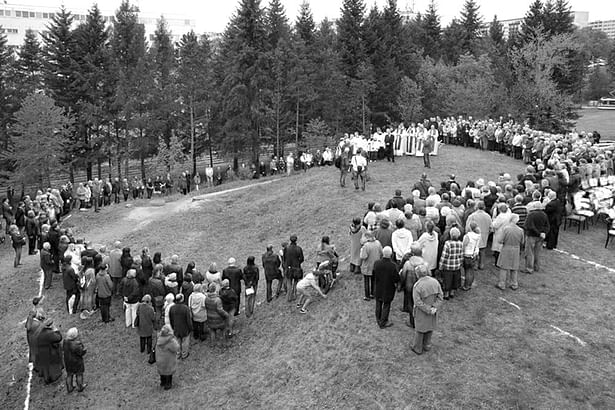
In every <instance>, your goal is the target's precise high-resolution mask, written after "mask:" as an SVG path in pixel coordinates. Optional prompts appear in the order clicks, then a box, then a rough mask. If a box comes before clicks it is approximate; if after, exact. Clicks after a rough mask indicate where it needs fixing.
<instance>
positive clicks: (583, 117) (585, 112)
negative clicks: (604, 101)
mask: <svg viewBox="0 0 615 410" xmlns="http://www.w3.org/2000/svg"><path fill="white" fill-rule="evenodd" d="M579 115H580V117H579V119H578V120H577V126H576V128H577V130H579V131H588V132H591V131H594V130H595V131H598V132H599V133H600V135H601V136H602V138H603V139H609V140H615V111H606V110H598V109H596V108H584V109H582V110H579Z"/></svg>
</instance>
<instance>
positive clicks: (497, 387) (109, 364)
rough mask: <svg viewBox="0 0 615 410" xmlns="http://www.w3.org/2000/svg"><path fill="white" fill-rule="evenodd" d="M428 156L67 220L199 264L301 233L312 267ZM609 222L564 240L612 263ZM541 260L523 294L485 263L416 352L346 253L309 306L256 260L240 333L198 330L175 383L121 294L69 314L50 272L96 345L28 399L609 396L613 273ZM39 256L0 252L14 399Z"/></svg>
mask: <svg viewBox="0 0 615 410" xmlns="http://www.w3.org/2000/svg"><path fill="white" fill-rule="evenodd" d="M432 165H433V166H434V168H433V169H431V170H428V175H429V178H430V179H431V180H432V182H434V183H438V182H439V181H443V180H446V179H447V178H448V174H450V173H451V172H453V173H455V174H456V175H457V180H458V181H460V183H462V184H464V183H465V181H467V180H469V179H472V180H475V179H476V178H478V177H485V178H488V179H493V178H496V177H497V175H498V173H499V172H504V171H505V172H509V173H510V174H511V175H516V174H517V173H520V172H521V171H522V169H523V165H522V164H521V163H520V162H518V161H513V160H511V159H510V158H508V157H505V156H501V155H499V154H493V153H481V152H479V151H476V150H473V149H463V148H458V147H444V149H443V150H442V151H441V155H440V156H438V157H435V158H434V159H433V161H432ZM424 170H425V168H423V167H422V159H420V158H404V159H401V160H398V161H397V162H396V163H395V164H389V163H386V162H378V163H375V164H373V165H372V166H371V169H370V176H371V180H370V181H369V182H368V187H367V191H366V192H360V191H359V192H357V191H355V190H354V189H353V188H352V187H351V188H346V189H342V188H340V187H339V185H338V182H337V181H338V173H337V169H335V168H332V167H328V168H321V169H313V170H310V171H309V172H307V173H305V174H300V175H296V176H293V177H291V178H282V179H280V180H273V181H272V182H271V183H268V184H263V185H257V186H253V187H250V188H246V189H238V190H235V191H233V192H229V193H227V194H219V195H216V196H211V197H206V198H205V199H203V200H200V201H195V202H189V201H190V199H180V200H179V201H177V202H171V203H167V204H166V205H165V206H164V207H155V209H154V207H148V208H143V209H140V208H139V207H137V208H134V209H132V210H128V209H125V208H124V207H114V208H108V209H103V211H102V212H101V213H100V214H93V213H82V214H79V215H76V216H75V217H73V218H71V219H70V220H69V222H68V223H70V224H72V225H74V226H76V227H80V229H81V233H82V234H84V235H85V236H86V237H88V238H91V239H93V240H94V241H95V242H98V243H107V244H110V243H112V242H113V241H114V240H115V239H118V238H119V239H122V241H123V242H124V243H125V244H129V245H130V246H131V248H132V249H133V250H135V251H133V254H134V253H137V252H136V251H138V250H140V249H141V247H142V246H149V248H150V249H151V250H152V252H153V251H161V252H162V253H163V256H168V255H170V254H172V253H177V254H178V255H179V256H180V259H181V263H182V264H183V265H184V266H185V265H186V264H187V262H189V261H190V260H194V261H196V263H197V266H198V267H199V268H200V269H202V270H205V269H206V268H207V266H208V264H209V263H211V262H217V263H218V266H219V267H223V266H224V265H225V261H226V260H227V259H228V258H229V257H231V256H232V257H235V258H236V259H237V260H238V261H239V263H242V264H243V263H245V260H246V258H247V257H248V256H249V255H254V256H256V257H257V261H258V262H260V255H261V254H262V253H263V252H264V251H265V247H266V245H267V244H268V243H272V244H274V245H275V247H276V248H277V249H279V245H280V243H281V242H282V241H285V240H287V239H288V237H289V235H290V234H293V233H294V234H297V235H298V237H299V244H300V245H301V246H302V247H303V249H304V252H305V254H306V263H305V264H304V266H305V267H306V268H309V267H311V266H313V265H314V262H315V254H316V248H317V246H318V243H319V240H320V237H321V236H322V235H325V234H326V235H329V236H330V237H331V239H332V241H333V242H334V243H335V244H336V245H337V248H338V250H339V251H340V254H341V256H342V257H345V256H347V254H348V248H349V240H348V226H349V224H350V221H351V219H352V217H353V216H360V215H363V213H364V209H365V207H366V204H367V202H368V201H379V202H384V201H386V200H387V199H388V198H390V197H391V196H392V194H393V192H394V190H395V189H396V188H400V189H402V191H403V194H404V195H409V193H410V190H411V187H412V185H413V184H414V183H415V182H416V181H417V180H418V178H419V176H420V173H421V172H423V171H424ZM242 184H245V183H241V182H238V183H235V184H233V185H232V186H231V185H230V184H229V186H227V187H226V188H237V187H241V185H242ZM216 189H217V190H219V189H222V188H218V187H217V188H216ZM203 193H206V192H203ZM135 212H137V213H135ZM603 231H604V229H603V226H596V227H591V228H590V230H589V231H584V232H583V233H582V234H581V235H577V233H576V231H567V232H563V233H562V235H561V246H560V248H562V249H564V250H568V251H571V252H572V251H573V252H574V253H576V254H577V255H579V256H581V257H583V258H586V259H591V260H595V261H596V262H600V263H602V264H604V265H607V266H615V260H614V258H613V253H612V250H610V251H608V252H605V251H604V248H603V247H602V246H603V245H602V243H603V239H604V234H605V233H604V232H603ZM544 259H545V263H544V266H545V269H544V272H541V273H538V274H535V275H532V276H528V275H524V274H521V275H520V286H521V287H520V289H519V291H517V292H515V293H513V292H512V291H508V292H504V293H502V292H500V291H499V290H497V289H495V288H494V287H493V284H494V283H495V277H494V276H493V273H494V269H493V267H492V266H488V267H487V269H486V270H484V271H480V272H479V274H478V277H477V282H478V287H477V288H476V289H474V290H472V291H470V292H468V293H463V294H462V295H460V297H457V298H455V299H454V300H452V301H449V302H447V303H446V304H445V305H444V307H443V311H442V314H441V320H440V328H439V330H438V331H437V332H436V333H435V336H434V349H433V351H431V352H430V353H429V354H426V355H423V356H420V357H417V356H415V355H414V354H413V353H412V352H411V351H410V342H411V340H412V337H413V332H412V330H411V329H409V328H407V327H406V326H405V325H404V324H403V322H404V321H405V319H406V316H405V315H404V314H402V313H401V312H400V311H399V309H400V307H401V302H402V296H401V294H398V295H397V296H396V299H395V301H394V302H393V306H392V312H391V319H392V321H393V322H394V324H395V325H394V326H393V327H392V328H389V329H386V330H380V329H379V328H378V326H377V325H376V323H375V318H374V311H373V308H374V306H373V303H372V302H364V301H363V300H362V297H361V296H362V279H361V278H359V277H357V276H353V275H351V274H349V273H348V272H347V267H348V266H347V262H343V263H342V264H341V269H342V271H345V272H344V273H343V274H342V277H341V279H340V281H339V282H338V283H337V284H336V287H335V288H334V290H333V291H332V292H331V293H330V294H329V298H328V299H327V300H318V301H317V302H316V303H314V304H313V305H312V306H311V307H310V312H309V313H308V314H307V315H300V314H299V313H298V312H297V310H296V309H295V308H294V304H290V303H287V302H286V301H285V300H282V298H280V299H278V300H274V301H273V302H272V303H270V304H269V303H266V302H265V301H264V299H265V295H264V291H265V289H264V287H265V282H264V277H263V275H262V272H261V281H260V283H259V289H258V295H257V303H258V306H257V307H256V313H255V316H254V317H253V318H251V319H249V320H248V319H246V318H245V316H244V315H241V316H240V319H239V321H238V325H237V327H238V330H239V334H238V335H237V336H236V337H235V338H233V339H232V342H231V346H229V347H228V348H224V349H223V348H212V347H210V346H209V345H207V344H206V343H204V344H195V345H193V346H192V352H191V355H190V357H189V358H188V359H187V360H186V361H183V362H181V363H180V364H179V366H178V372H177V374H176V377H174V383H175V389H174V390H171V392H166V391H163V390H161V389H160V388H159V387H158V382H159V380H158V376H157V372H156V369H155V366H150V365H148V364H147V357H146V355H145V354H140V353H139V350H138V349H139V347H138V343H139V341H138V336H137V335H136V333H135V331H134V330H132V329H126V328H125V327H124V325H123V314H122V312H121V307H120V305H119V303H118V302H114V304H113V305H112V312H111V313H112V315H113V316H114V317H116V318H117V320H116V321H115V322H114V323H112V324H109V325H104V324H102V323H101V322H100V318H99V316H98V315H96V316H94V317H93V318H92V319H90V320H87V321H81V320H80V319H78V318H76V317H75V318H73V317H71V318H69V317H67V315H66V314H65V313H64V309H63V303H64V295H63V290H62V285H61V281H60V280H59V279H58V278H56V280H55V281H54V285H53V288H52V289H51V291H50V292H48V295H47V300H46V301H45V302H44V303H45V306H44V307H45V309H46V311H47V312H48V315H50V316H52V317H54V318H55V319H56V323H57V324H58V325H59V326H60V327H61V328H62V329H63V330H64V331H65V330H66V329H68V328H69V327H72V326H78V327H79V328H80V330H81V334H82V339H83V341H84V343H85V345H86V347H87V349H88V354H87V357H86V375H85V378H86V381H88V382H89V386H88V388H87V390H86V392H85V393H83V394H75V393H73V394H72V395H71V396H70V398H69V397H68V396H67V395H66V393H65V389H64V385H63V383H57V384H55V385H52V386H44V385H42V384H41V383H40V382H39V381H37V380H35V381H34V382H33V386H32V401H31V403H32V408H68V407H70V408H86V407H93V408H101V407H105V408H115V407H126V408H152V407H160V406H161V405H162V403H164V405H165V407H170V408H195V407H203V406H205V407H207V408H213V407H222V408H246V407H250V408H274V407H279V408H305V407H318V408H405V407H408V408H415V407H420V408H462V407H463V408H489V409H493V408H511V407H515V408H578V407H592V406H593V407H602V408H609V407H611V408H612V407H614V406H615V397H614V395H613V393H612V389H611V387H612V385H613V382H614V381H615V380H614V377H615V376H614V375H615V369H614V368H613V364H612V363H611V361H609V360H604V359H605V358H607V357H612V354H613V350H612V349H613V348H612V346H613V334H614V333H613V320H612V318H613V314H614V313H615V312H614V308H613V306H612V304H610V303H608V302H607V301H609V300H611V299H612V297H613V295H614V294H615V292H614V287H613V282H614V279H613V276H612V274H611V275H610V274H609V273H608V272H606V271H604V270H599V269H595V268H594V267H591V266H590V265H587V264H585V263H583V262H582V261H579V260H573V259H571V258H569V257H568V256H566V255H563V254H560V253H555V252H549V253H546V254H545V255H544ZM37 262H38V261H37V258H36V257H28V258H26V266H25V267H24V268H22V269H20V270H19V271H18V272H16V271H14V270H13V269H12V268H10V263H11V255H10V252H9V251H8V250H7V249H6V247H5V248H4V249H3V256H2V258H1V259H0V268H2V272H5V273H4V274H3V279H4V283H5V286H3V287H2V288H0V296H1V297H2V300H4V301H5V303H4V304H2V305H1V306H0V314H2V315H3V317H4V318H5V324H7V325H9V328H10V331H9V332H4V333H3V334H2V336H0V343H2V345H4V346H6V348H5V349H4V350H3V351H2V352H0V360H1V361H2V363H4V364H5V365H6V367H5V368H6V369H7V371H5V372H3V374H2V375H1V376H0V377H1V378H2V381H3V385H4V386H5V388H6V394H5V395H3V401H4V402H5V406H4V407H5V408H14V407H17V406H19V405H20V403H22V402H23V399H24V398H25V391H24V386H25V382H26V375H27V372H26V363H25V361H26V359H25V358H26V357H27V346H26V343H25V330H24V329H23V324H21V323H20V321H21V320H23V318H25V315H26V312H27V309H28V302H27V300H28V299H29V298H30V297H31V296H33V295H34V294H35V293H36V289H37V286H38V285H37V283H36V264H37ZM501 297H503V298H505V299H506V300H508V301H510V302H512V303H515V304H517V305H518V306H519V307H520V308H521V310H520V311H519V310H517V309H515V308H514V307H512V306H511V305H509V304H507V303H506V302H505V301H503V300H501V299H500V298H501ZM242 299H243V298H242ZM242 303H243V302H242ZM551 326H557V327H559V328H561V329H563V330H565V331H568V332H570V333H571V334H574V335H576V336H578V337H579V338H580V339H582V340H584V341H585V342H587V345H586V346H584V347H583V346H581V345H580V344H578V343H577V342H575V340H573V339H572V338H570V337H567V336H564V335H562V334H560V333H559V332H557V331H555V330H554V328H553V327H551ZM0 401H2V399H0Z"/></svg>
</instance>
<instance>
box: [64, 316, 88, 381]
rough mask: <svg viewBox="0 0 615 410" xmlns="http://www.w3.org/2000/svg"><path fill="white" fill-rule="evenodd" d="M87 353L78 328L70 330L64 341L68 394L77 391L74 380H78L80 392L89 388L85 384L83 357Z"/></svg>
mask: <svg viewBox="0 0 615 410" xmlns="http://www.w3.org/2000/svg"><path fill="white" fill-rule="evenodd" d="M86 352H87V350H86V349H85V348H84V347H83V343H82V342H81V339H80V338H79V331H78V330H77V328H76V327H71V328H70V329H68V331H67V332H66V338H65V339H64V366H65V367H66V391H67V392H68V393H71V392H72V391H73V390H74V389H75V386H74V385H73V380H74V379H77V380H76V381H77V391H78V392H82V391H83V389H85V388H86V387H87V383H83V372H84V371H85V366H84V364H83V356H84V355H85V354H86Z"/></svg>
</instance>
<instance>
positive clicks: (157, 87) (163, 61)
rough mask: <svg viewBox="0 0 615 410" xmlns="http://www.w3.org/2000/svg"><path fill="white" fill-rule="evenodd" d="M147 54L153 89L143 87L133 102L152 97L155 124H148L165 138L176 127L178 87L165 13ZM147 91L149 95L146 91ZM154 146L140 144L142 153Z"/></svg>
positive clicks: (173, 50) (173, 54)
mask: <svg viewBox="0 0 615 410" xmlns="http://www.w3.org/2000/svg"><path fill="white" fill-rule="evenodd" d="M148 54H149V56H148V58H149V61H150V62H151V74H150V75H151V76H152V82H153V89H151V90H149V93H148V92H147V88H144V89H143V93H144V95H142V96H141V98H137V99H136V100H135V101H134V104H135V105H136V106H138V105H140V104H142V103H141V101H143V100H145V101H147V100H148V99H149V100H151V106H152V113H151V114H152V120H153V123H152V124H151V125H154V124H155V126H154V127H150V130H151V131H152V132H154V133H155V132H161V133H162V135H163V136H164V137H165V139H167V140H168V139H169V138H171V132H172V130H173V129H174V128H175V123H174V115H172V113H173V112H175V109H176V107H175V101H176V99H177V98H176V97H177V89H176V87H175V78H174V77H173V73H174V72H175V66H176V64H175V63H176V61H175V49H174V47H173V42H172V40H171V33H170V32H169V30H168V28H167V22H166V20H165V19H164V17H161V18H160V19H158V21H157V24H156V30H155V31H154V39H153V41H152V46H151V47H150V49H149V51H148ZM142 67H143V70H144V73H145V74H146V75H147V71H148V70H147V64H142ZM148 94H149V95H148ZM150 149H153V141H150V143H148V144H146V145H144V146H143V150H144V152H143V155H145V154H146V153H147V152H148V151H149V150H150Z"/></svg>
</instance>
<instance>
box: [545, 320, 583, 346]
mask: <svg viewBox="0 0 615 410" xmlns="http://www.w3.org/2000/svg"><path fill="white" fill-rule="evenodd" d="M549 326H551V327H552V328H553V329H555V330H557V331H558V332H559V333H560V334H562V335H564V336H568V337H570V338H572V339H574V340H575V341H576V342H577V343H578V344H580V345H581V346H586V345H587V343H585V342H584V341H582V340H581V339H579V338H578V337H576V336H575V335H573V334H572V333H568V332H566V331H565V330H562V329H560V328H559V327H557V326H553V325H549Z"/></svg>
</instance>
